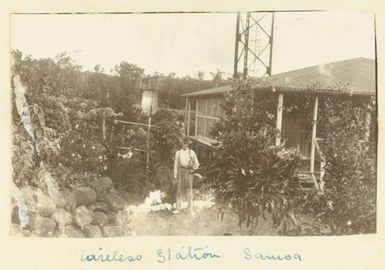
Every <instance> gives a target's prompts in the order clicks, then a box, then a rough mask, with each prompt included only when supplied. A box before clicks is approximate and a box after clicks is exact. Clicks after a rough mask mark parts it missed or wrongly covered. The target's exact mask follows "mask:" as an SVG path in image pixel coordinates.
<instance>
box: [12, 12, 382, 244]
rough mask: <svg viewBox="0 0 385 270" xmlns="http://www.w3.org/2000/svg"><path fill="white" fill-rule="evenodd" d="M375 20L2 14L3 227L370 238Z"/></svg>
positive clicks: (310, 15)
mask: <svg viewBox="0 0 385 270" xmlns="http://www.w3.org/2000/svg"><path fill="white" fill-rule="evenodd" d="M375 40H376V39H375V17H374V14H372V13H365V12H343V11H338V12H337V11H302V12H299V11H284V12H278V11H263V12H260V11H249V12H226V13H213V12H210V13H209V12H206V13H205V12H202V13H151V12H149V13H140V14H139V13H119V14H118V13H117V14H113V13H111V14H108V13H103V14H98V13H93V14H84V13H79V14H76V13H75V14H67V13H66V14H64V13H63V14H60V13H57V14H48V13H47V14H37V13H36V14H12V16H11V48H10V49H11V55H12V57H11V63H12V64H11V78H9V79H10V81H11V89H12V101H11V102H12V140H13V146H12V166H13V181H12V183H11V198H10V200H11V201H12V204H11V206H12V211H11V216H10V217H9V220H10V235H12V236H19V237H56V238H110V237H135V236H199V235H204V236H338V235H357V234H373V233H376V231H377V230H376V223H377V218H376V216H377V212H376V196H377V179H376V173H377V81H376V76H377V74H376V43H375Z"/></svg>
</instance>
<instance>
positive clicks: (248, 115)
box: [205, 80, 301, 233]
mask: <svg viewBox="0 0 385 270" xmlns="http://www.w3.org/2000/svg"><path fill="white" fill-rule="evenodd" d="M276 100H277V96H276V95H274V94H273V93H256V92H255V91H254V90H253V81H250V80H249V81H242V82H238V83H237V84H235V85H234V89H233V91H231V92H230V93H229V94H228V95H227V96H226V97H225V101H224V102H223V104H222V107H223V110H224V112H225V116H224V118H223V119H222V121H219V122H218V123H217V124H216V125H215V126H214V127H213V129H212V135H213V136H214V137H215V138H216V139H217V140H218V141H219V142H220V143H219V144H218V145H217V146H216V147H214V149H213V153H212V157H211V161H210V165H209V166H208V167H207V168H206V169H205V175H206V176H207V178H208V180H209V182H210V186H211V187H212V188H213V189H214V192H215V195H216V200H217V203H218V204H219V205H223V206H230V207H231V208H232V209H233V210H234V211H235V212H236V213H237V214H238V216H239V224H246V225H247V226H250V227H252V228H254V227H255V226H256V225H257V224H258V222H259V220H260V218H267V217H268V216H269V217H271V218H272V220H273V224H272V225H273V227H274V228H276V227H278V226H280V225H282V227H281V228H282V230H283V231H282V233H288V231H289V230H293V229H298V224H297V220H296V213H295V208H296V203H297V200H298V199H299V198H300V197H301V193H300V189H299V181H298V179H297V178H296V170H297V167H298V157H297V155H296V153H289V152H286V153H285V152H284V149H283V147H282V145H280V146H275V138H276V135H277V131H276V130H275V128H274V126H275V119H274V115H275V114H274V110H275V108H276ZM254 233H255V232H254Z"/></svg>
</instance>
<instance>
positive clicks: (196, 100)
mask: <svg viewBox="0 0 385 270" xmlns="http://www.w3.org/2000/svg"><path fill="white" fill-rule="evenodd" d="M194 136H195V137H196V136H198V98H196V99H195V131H194Z"/></svg>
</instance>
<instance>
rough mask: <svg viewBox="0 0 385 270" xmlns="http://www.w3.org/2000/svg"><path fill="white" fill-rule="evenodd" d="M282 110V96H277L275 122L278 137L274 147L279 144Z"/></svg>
mask: <svg viewBox="0 0 385 270" xmlns="http://www.w3.org/2000/svg"><path fill="white" fill-rule="evenodd" d="M282 109H283V94H279V95H278V105H277V122H276V128H277V130H278V132H279V133H278V135H277V137H276V138H275V145H276V146H278V145H280V143H281V131H282Z"/></svg>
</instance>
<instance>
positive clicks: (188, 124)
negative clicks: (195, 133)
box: [186, 98, 191, 137]
mask: <svg viewBox="0 0 385 270" xmlns="http://www.w3.org/2000/svg"><path fill="white" fill-rule="evenodd" d="M187 101H188V102H187V132H186V136H187V137H189V136H190V119H191V116H190V113H191V112H190V111H191V100H190V99H189V98H187Z"/></svg>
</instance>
